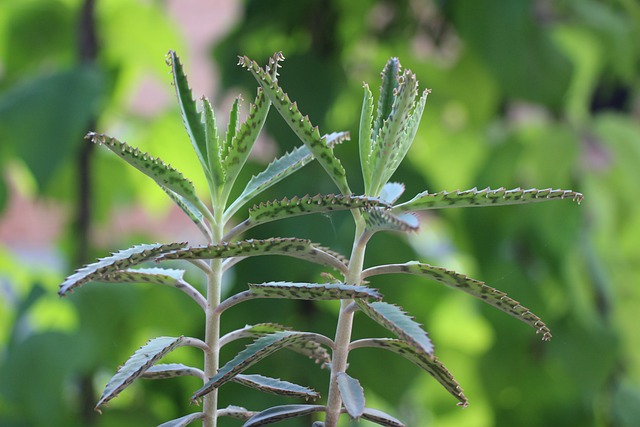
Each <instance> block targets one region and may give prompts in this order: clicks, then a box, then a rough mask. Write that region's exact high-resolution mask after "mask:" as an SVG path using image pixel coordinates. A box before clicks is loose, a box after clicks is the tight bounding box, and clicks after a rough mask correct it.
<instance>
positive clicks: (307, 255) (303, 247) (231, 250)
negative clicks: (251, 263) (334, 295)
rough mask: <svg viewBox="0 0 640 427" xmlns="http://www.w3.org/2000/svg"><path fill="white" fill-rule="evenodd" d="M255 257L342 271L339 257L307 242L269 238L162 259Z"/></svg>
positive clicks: (194, 249)
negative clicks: (277, 257) (276, 257)
mask: <svg viewBox="0 0 640 427" xmlns="http://www.w3.org/2000/svg"><path fill="white" fill-rule="evenodd" d="M259 255H286V256H291V257H295V258H301V259H304V260H307V261H310V262H314V263H316V264H321V265H326V266H329V267H333V268H335V269H337V270H340V271H346V266H345V264H344V261H343V259H342V257H341V256H340V255H339V254H336V253H334V252H332V251H329V250H328V249H324V248H322V247H320V246H315V245H314V244H313V243H311V242H310V241H309V240H305V239H296V238H272V239H265V240H255V239H250V240H243V241H240V242H235V243H226V242H225V243H222V244H218V245H208V246H195V247H188V248H185V249H181V250H177V251H174V252H171V253H167V254H165V255H164V256H163V257H162V259H215V258H230V257H249V256H259Z"/></svg>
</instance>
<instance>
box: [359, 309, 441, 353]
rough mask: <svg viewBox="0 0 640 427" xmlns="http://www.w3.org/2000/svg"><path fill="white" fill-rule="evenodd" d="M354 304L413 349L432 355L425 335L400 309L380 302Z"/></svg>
mask: <svg viewBox="0 0 640 427" xmlns="http://www.w3.org/2000/svg"><path fill="white" fill-rule="evenodd" d="M355 302H356V304H357V305H358V307H360V309H361V310H362V311H363V312H364V313H365V314H366V315H367V316H369V317H370V318H371V319H373V320H374V321H376V322H377V323H379V324H380V325H382V326H383V327H385V328H387V329H388V330H389V331H391V332H393V333H394V334H395V335H397V336H398V337H400V338H402V339H403V340H405V341H407V342H408V343H410V344H412V345H413V346H414V347H416V348H418V349H421V350H422V351H424V352H426V353H427V354H430V355H433V343H432V342H431V339H430V338H429V336H428V335H427V333H426V332H425V331H424V330H423V329H422V328H421V327H420V325H419V324H418V323H417V322H416V321H415V320H413V318H412V317H411V316H409V315H408V314H406V313H405V312H404V311H402V310H401V309H400V307H398V306H396V305H393V304H389V303H386V302H382V301H377V302H372V303H369V302H367V301H364V300H356V301H355Z"/></svg>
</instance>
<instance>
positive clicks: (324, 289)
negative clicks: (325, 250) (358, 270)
mask: <svg viewBox="0 0 640 427" xmlns="http://www.w3.org/2000/svg"><path fill="white" fill-rule="evenodd" d="M249 289H250V290H251V292H252V293H254V294H256V295H260V296H262V297H267V298H286V299H303V300H337V299H355V298H370V299H375V300H380V299H382V295H380V293H378V291H377V290H376V289H372V288H369V287H367V286H354V285H347V284H344V283H291V282H267V283H258V284H254V283H249Z"/></svg>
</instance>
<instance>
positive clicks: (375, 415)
mask: <svg viewBox="0 0 640 427" xmlns="http://www.w3.org/2000/svg"><path fill="white" fill-rule="evenodd" d="M362 418H364V419H365V420H367V421H371V422H372V423H376V424H378V425H381V426H386V427H406V426H405V425H404V424H402V422H401V421H400V420H397V419H395V418H393V417H392V416H391V415H389V414H385V413H384V412H382V411H379V410H377V409H372V408H365V409H364V412H363V413H362Z"/></svg>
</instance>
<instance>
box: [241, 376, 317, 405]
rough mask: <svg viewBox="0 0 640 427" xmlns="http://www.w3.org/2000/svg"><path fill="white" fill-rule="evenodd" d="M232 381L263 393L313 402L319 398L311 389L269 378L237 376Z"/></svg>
mask: <svg viewBox="0 0 640 427" xmlns="http://www.w3.org/2000/svg"><path fill="white" fill-rule="evenodd" d="M232 381H233V382H236V383H238V384H242V385H244V386H247V387H250V388H253V389H256V390H259V391H262V392H264V393H269V394H276V395H279V396H288V397H299V398H304V399H314V400H315V399H317V398H319V397H320V393H318V392H317V391H315V390H314V389H312V388H309V387H303V386H301V385H298V384H294V383H290V382H288V381H283V380H281V379H276V378H269V377H265V376H262V375H245V374H238V375H236V376H235V377H233V380H232Z"/></svg>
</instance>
